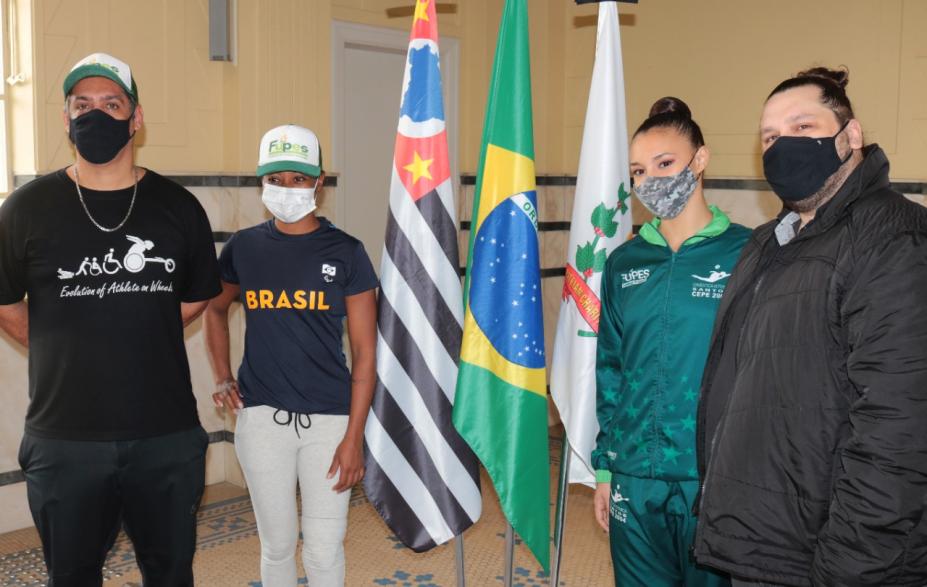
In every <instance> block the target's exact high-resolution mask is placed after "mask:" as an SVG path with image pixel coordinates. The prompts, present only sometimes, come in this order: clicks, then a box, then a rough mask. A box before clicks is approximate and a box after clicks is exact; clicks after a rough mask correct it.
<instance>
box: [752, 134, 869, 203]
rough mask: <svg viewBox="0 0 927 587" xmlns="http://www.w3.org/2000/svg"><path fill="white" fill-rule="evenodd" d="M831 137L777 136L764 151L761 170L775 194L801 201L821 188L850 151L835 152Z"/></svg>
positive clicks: (845, 159) (834, 142)
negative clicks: (844, 155)
mask: <svg viewBox="0 0 927 587" xmlns="http://www.w3.org/2000/svg"><path fill="white" fill-rule="evenodd" d="M849 123H850V121H847V122H846V123H844V125H843V126H842V127H840V130H838V131H837V134H835V135H834V136H832V137H821V138H819V139H815V138H811V137H779V138H778V139H776V142H775V143H773V146H772V147H770V148H769V149H767V150H766V152H765V153H763V173H764V174H765V175H766V181H768V182H769V185H770V186H772V189H773V191H774V192H776V195H777V196H779V197H780V198H782V199H783V200H785V201H788V202H797V201H799V200H804V199H805V198H807V197H808V196H811V195H813V194H814V193H815V192H817V191H818V190H820V189H821V188H822V187H823V186H824V183H825V182H826V181H827V178H828V177H830V176H831V175H833V174H834V173H836V171H837V170H838V169H840V166H841V165H843V164H844V163H846V162H847V160H848V159H849V158H850V156H851V155H852V154H853V150H852V149H850V153H849V154H848V155H847V156H846V157H845V158H843V159H840V155H838V154H837V135H839V134H840V133H842V132H843V130H844V129H845V128H846V127H847V124H849Z"/></svg>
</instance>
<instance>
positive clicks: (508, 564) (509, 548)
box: [502, 522, 515, 587]
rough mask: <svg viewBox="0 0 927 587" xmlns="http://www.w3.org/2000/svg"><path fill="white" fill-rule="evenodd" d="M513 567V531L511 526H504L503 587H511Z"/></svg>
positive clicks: (508, 524) (509, 524)
mask: <svg viewBox="0 0 927 587" xmlns="http://www.w3.org/2000/svg"><path fill="white" fill-rule="evenodd" d="M514 567H515V530H514V529H513V528H512V524H511V523H509V522H506V524H505V580H504V581H503V582H502V584H503V585H504V587H512V569H513V568H514Z"/></svg>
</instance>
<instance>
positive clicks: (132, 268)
mask: <svg viewBox="0 0 927 587" xmlns="http://www.w3.org/2000/svg"><path fill="white" fill-rule="evenodd" d="M126 238H127V239H128V240H129V241H130V242H131V243H132V246H130V247H129V250H128V252H127V253H126V254H125V256H124V257H123V258H122V262H120V261H119V260H118V259H116V258H115V257H114V256H113V252H114V249H110V250H109V252H108V253H106V255H105V256H104V257H103V263H102V264H101V263H99V262H98V261H97V258H96V257H92V258H91V257H84V260H83V261H82V262H81V264H80V267H78V268H77V271H67V270H65V269H58V279H72V278H74V277H76V276H78V275H92V276H97V275H102V274H104V273H105V274H106V275H115V274H116V273H119V272H120V271H122V270H123V269H125V270H126V271H128V272H129V273H138V272H140V271H141V270H142V269H144V268H145V265H147V264H148V263H160V264H162V265H164V269H165V271H167V272H168V273H173V272H174V269H176V268H177V264H176V263H175V262H174V260H173V259H166V258H164V257H147V256H145V253H146V251H150V250H151V249H153V248H154V246H155V245H154V243H153V242H151V241H150V240H143V239H140V238H138V237H137V236H132V235H130V234H127V235H126Z"/></svg>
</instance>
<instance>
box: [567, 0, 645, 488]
mask: <svg viewBox="0 0 927 587" xmlns="http://www.w3.org/2000/svg"><path fill="white" fill-rule="evenodd" d="M627 143H628V131H627V122H626V116H625V107H624V74H623V71H622V65H621V38H620V37H619V33H618V8H617V6H616V5H615V3H614V2H603V3H601V4H599V32H598V36H597V40H596V51H595V66H594V67H593V70H592V85H591V87H590V89H589V104H588V106H587V107H586V126H585V129H584V130H583V145H582V149H581V150H580V155H579V174H578V176H577V179H576V197H575V199H574V202H573V221H572V223H571V229H570V244H569V248H568V249H567V262H566V275H565V277H564V282H563V302H562V303H561V306H560V319H559V320H558V322H557V335H556V337H555V339H554V357H553V361H551V369H550V395H551V397H552V398H553V400H554V402H555V403H556V404H557V409H558V410H559V411H560V419H561V420H562V421H563V427H564V429H565V430H566V434H567V439H568V440H569V443H570V450H571V451H572V458H571V459H570V471H569V480H570V482H571V483H587V484H590V485H591V484H592V483H593V481H594V479H595V476H594V475H593V471H592V468H591V467H590V466H589V459H590V456H591V454H592V449H593V448H594V447H595V438H596V434H597V433H598V431H599V425H598V422H597V421H596V415H595V354H596V342H597V340H598V339H597V338H596V334H597V333H598V331H599V311H600V306H601V304H600V302H599V287H600V285H601V283H602V270H603V269H604V268H605V259H606V258H607V257H608V254H609V253H611V252H612V250H613V249H614V248H615V247H617V246H618V245H620V244H621V243H623V242H624V241H625V239H626V238H627V237H628V234H630V232H631V211H630V209H629V204H630V202H628V198H629V197H630V186H629V183H630V182H629V181H628V179H629V177H628V148H627Z"/></svg>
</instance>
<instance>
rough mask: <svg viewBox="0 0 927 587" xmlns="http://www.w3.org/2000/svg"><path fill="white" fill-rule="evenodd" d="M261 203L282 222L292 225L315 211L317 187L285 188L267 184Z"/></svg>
mask: <svg viewBox="0 0 927 587" xmlns="http://www.w3.org/2000/svg"><path fill="white" fill-rule="evenodd" d="M316 184H318V180H316ZM261 201H262V202H264V206H266V207H267V209H268V210H270V213H271V214H273V215H274V216H276V217H277V219H278V220H280V222H284V223H286V224H291V223H293V222H298V221H300V220H302V219H303V218H305V217H306V215H307V214H309V213H311V212H312V211H313V210H315V208H316V206H315V187H311V188H285V187H282V186H279V185H274V184H270V183H267V184H264V193H263V194H262V195H261Z"/></svg>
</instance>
